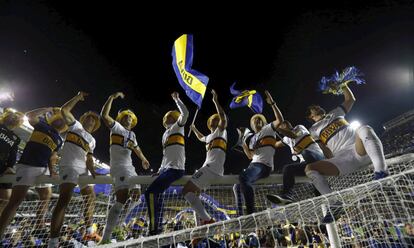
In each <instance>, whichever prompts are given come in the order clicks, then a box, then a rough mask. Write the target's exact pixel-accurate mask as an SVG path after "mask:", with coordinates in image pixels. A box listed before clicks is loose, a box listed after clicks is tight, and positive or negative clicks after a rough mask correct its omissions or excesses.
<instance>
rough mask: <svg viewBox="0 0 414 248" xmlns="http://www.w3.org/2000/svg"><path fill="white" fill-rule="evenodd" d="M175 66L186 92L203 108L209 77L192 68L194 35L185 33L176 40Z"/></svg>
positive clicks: (174, 50)
mask: <svg viewBox="0 0 414 248" xmlns="http://www.w3.org/2000/svg"><path fill="white" fill-rule="evenodd" d="M172 56H173V62H172V65H173V68H174V71H175V74H176V75H177V78H178V82H179V83H180V85H181V87H183V89H184V91H185V94H187V96H188V97H189V98H190V99H191V100H192V101H193V102H194V103H195V104H197V106H198V108H201V103H202V101H203V97H204V93H205V92H206V88H207V84H208V77H207V76H206V75H204V74H202V73H200V72H198V71H196V70H194V69H192V68H191V66H192V65H193V36H192V35H191V34H188V35H187V34H183V35H182V36H181V37H180V38H178V39H177V40H176V41H175V42H174V46H173V50H172Z"/></svg>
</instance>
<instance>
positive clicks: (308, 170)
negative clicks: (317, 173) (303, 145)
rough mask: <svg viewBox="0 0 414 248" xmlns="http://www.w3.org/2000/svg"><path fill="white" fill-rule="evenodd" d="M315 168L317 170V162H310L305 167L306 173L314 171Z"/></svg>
mask: <svg viewBox="0 0 414 248" xmlns="http://www.w3.org/2000/svg"><path fill="white" fill-rule="evenodd" d="M314 170H317V166H316V164H315V163H311V164H308V165H306V167H305V173H306V175H307V174H309V172H310V171H314Z"/></svg>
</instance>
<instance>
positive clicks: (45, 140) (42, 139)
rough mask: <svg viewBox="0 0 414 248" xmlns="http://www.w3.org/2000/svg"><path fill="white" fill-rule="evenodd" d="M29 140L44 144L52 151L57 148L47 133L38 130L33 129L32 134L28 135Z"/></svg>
mask: <svg viewBox="0 0 414 248" xmlns="http://www.w3.org/2000/svg"><path fill="white" fill-rule="evenodd" d="M30 141H31V142H35V143H39V144H42V145H45V146H47V147H49V149H50V150H52V151H54V150H56V148H57V144H56V143H55V142H54V141H53V139H52V138H51V137H50V136H49V135H48V134H45V133H43V132H40V131H34V132H33V133H32V136H30Z"/></svg>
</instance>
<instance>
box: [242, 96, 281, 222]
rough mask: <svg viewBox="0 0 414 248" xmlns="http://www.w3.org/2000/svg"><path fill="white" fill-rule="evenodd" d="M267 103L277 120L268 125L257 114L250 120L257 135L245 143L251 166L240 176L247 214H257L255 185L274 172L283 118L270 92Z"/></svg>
mask: <svg viewBox="0 0 414 248" xmlns="http://www.w3.org/2000/svg"><path fill="white" fill-rule="evenodd" d="M265 93H266V96H267V99H266V102H267V103H269V104H270V105H271V106H272V109H273V112H274V114H275V117H276V120H274V121H273V122H271V123H269V124H268V123H267V121H266V118H265V117H264V116H263V115H262V114H255V115H253V116H252V118H251V119H250V126H251V128H252V129H253V131H254V132H255V134H254V135H253V136H252V137H251V138H250V141H248V142H247V143H248V144H247V143H246V139H245V142H244V143H243V151H244V153H245V154H246V156H247V157H248V158H249V159H251V160H252V161H251V162H250V165H249V167H248V168H247V169H245V170H244V171H243V172H242V173H241V174H240V176H239V180H240V189H241V191H242V193H243V195H244V201H245V204H246V209H247V214H251V213H254V212H255V210H256V209H255V202H254V190H253V183H254V182H256V181H257V180H259V179H261V178H265V177H268V176H269V175H270V173H271V171H272V170H273V157H274V154H275V144H276V128H277V127H278V126H279V124H280V123H282V122H283V116H282V114H281V113H280V111H279V109H278V108H277V106H276V103H275V102H274V101H273V98H272V96H271V95H270V93H269V92H268V91H265Z"/></svg>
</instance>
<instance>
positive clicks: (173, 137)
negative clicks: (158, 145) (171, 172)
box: [159, 99, 188, 171]
mask: <svg viewBox="0 0 414 248" xmlns="http://www.w3.org/2000/svg"><path fill="white" fill-rule="evenodd" d="M175 104H177V107H178V110H179V111H180V116H179V117H178V120H177V121H176V122H175V123H174V124H173V125H171V126H170V127H168V128H167V130H165V132H164V134H163V135H162V140H161V142H162V147H163V150H162V154H163V157H162V162H161V167H160V169H159V171H161V170H163V169H169V168H171V169H177V170H184V169H185V148H184V126H185V123H186V122H187V118H188V110H187V107H186V106H185V105H184V103H183V102H182V101H181V100H180V99H178V100H176V101H175Z"/></svg>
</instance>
